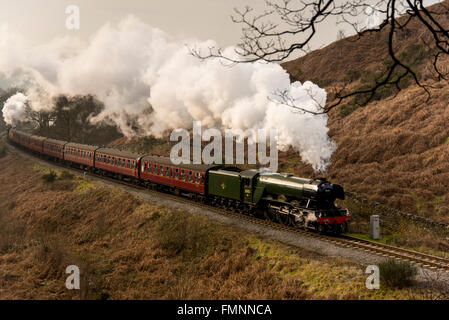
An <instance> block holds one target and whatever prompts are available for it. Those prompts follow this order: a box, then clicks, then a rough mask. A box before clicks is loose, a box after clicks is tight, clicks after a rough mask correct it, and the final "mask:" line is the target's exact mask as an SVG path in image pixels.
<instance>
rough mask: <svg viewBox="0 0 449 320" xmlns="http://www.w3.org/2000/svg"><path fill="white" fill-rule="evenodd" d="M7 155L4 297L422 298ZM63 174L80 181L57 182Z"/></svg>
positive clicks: (0, 253) (1, 192)
mask: <svg viewBox="0 0 449 320" xmlns="http://www.w3.org/2000/svg"><path fill="white" fill-rule="evenodd" d="M11 160H13V158H12V157H11V156H8V157H5V158H3V159H0V167H1V168H2V169H1V170H0V183H1V184H2V186H3V188H1V189H0V200H1V202H0V275H1V276H0V288H2V290H0V298H2V299H85V298H90V299H109V298H112V299H312V298H314V299H315V298H317V299H358V298H368V299H373V298H375V299H379V298H416V297H418V298H419V297H422V295H420V294H419V293H417V291H416V290H415V291H413V290H411V289H406V290H397V289H382V290H378V291H370V290H367V289H366V288H365V287H364V283H365V275H364V273H363V270H364V267H363V266H358V265H354V264H351V263H349V262H347V261H343V260H329V259H328V258H326V257H322V256H319V255H317V254H316V253H312V252H309V251H307V250H302V249H298V248H292V247H289V246H286V245H283V244H280V243H278V242H275V241H271V240H267V239H263V238H260V237H258V236H256V235H252V234H248V232H246V231H241V230H236V229H235V227H230V226H225V225H221V224H216V223H212V222H211V221H210V220H208V219H206V218H204V217H200V216H195V215H191V214H186V213H184V212H183V211H181V210H173V209H169V208H167V207H164V206H162V205H159V204H157V203H156V202H150V203H143V202H141V201H140V200H139V199H137V198H136V197H135V196H133V195H131V194H129V193H127V192H124V191H119V190H112V189H109V188H105V187H99V186H96V185H94V184H92V183H91V182H89V180H85V179H82V178H77V177H70V175H69V177H67V174H64V173H62V172H60V171H57V170H56V173H57V176H58V178H57V179H56V180H55V181H54V182H53V183H47V182H44V181H42V178H41V176H42V175H43V174H45V172H47V171H48V170H49V169H46V168H44V167H39V166H34V168H33V166H32V165H30V164H28V163H26V162H23V161H15V162H13V163H11ZM14 160H17V159H14ZM61 177H65V178H64V179H61ZM17 181H20V183H17ZM67 181H69V182H71V183H73V184H74V185H75V186H74V187H73V188H71V189H70V188H69V189H63V188H54V187H53V186H54V185H56V184H57V183H59V182H67ZM70 264H75V265H78V266H79V267H80V268H81V275H82V278H81V290H80V291H69V290H67V289H66V288H65V286H64V283H65V279H66V276H67V275H66V274H65V268H66V266H68V265H70Z"/></svg>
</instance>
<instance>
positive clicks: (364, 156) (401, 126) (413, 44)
mask: <svg viewBox="0 0 449 320" xmlns="http://www.w3.org/2000/svg"><path fill="white" fill-rule="evenodd" d="M446 3H447V1H446ZM437 9H438V6H436V7H434V10H437ZM445 24H446V25H448V26H449V17H446V21H445ZM387 31H388V30H385V31H384V32H382V33H380V34H371V35H367V36H364V37H362V38H361V39H359V40H358V41H354V40H356V39H355V37H351V38H348V39H344V40H341V41H338V42H335V43H333V44H331V45H329V46H328V47H325V48H323V49H321V50H317V51H314V52H312V53H310V54H308V55H307V56H305V57H302V58H300V59H297V60H294V61H290V62H287V63H285V64H284V67H285V68H286V69H287V70H288V71H289V73H290V74H291V75H292V78H294V79H299V80H301V81H305V80H313V81H315V82H317V83H318V84H320V85H321V86H324V87H325V88H327V89H328V90H329V92H331V91H330V88H332V87H335V86H339V85H343V83H346V85H347V86H348V87H349V88H358V87H359V88H360V87H364V86H367V85H369V84H370V83H372V81H373V79H374V78H375V77H376V76H379V75H381V74H382V70H383V68H384V66H385V65H388V63H389V60H388V57H387V55H386V52H387V51H386V44H387V42H386V39H387V38H386V37H387ZM429 37H430V35H429V34H428V33H426V32H424V30H422V28H421V27H420V26H419V24H418V23H417V22H416V21H412V22H411V23H410V25H409V26H408V28H407V29H405V30H402V31H399V32H398V33H397V34H396V36H395V38H396V40H397V48H396V49H397V52H400V54H399V56H400V57H402V58H403V59H404V61H406V62H407V63H408V64H409V65H411V66H412V67H413V69H414V70H415V71H417V72H418V74H419V76H420V79H421V80H423V81H428V83H430V84H432V83H433V82H432V80H431V73H430V72H429V63H430V61H429V57H431V55H430V54H429V52H428V49H427V47H426V45H425V44H424V41H426V40H428V39H429ZM445 62H449V61H445ZM434 86H435V88H434V89H432V90H431V93H432V96H431V98H430V100H428V101H427V100H426V99H427V95H426V94H425V92H424V91H423V90H422V89H420V88H418V87H417V86H416V85H414V84H413V82H412V81H408V82H405V83H403V85H402V88H404V90H403V91H401V92H400V93H399V94H398V95H397V96H395V93H396V92H395V90H393V88H386V89H383V90H381V91H380V92H379V93H378V94H377V95H376V97H375V100H374V101H372V102H370V103H367V104H365V103H364V101H363V98H364V97H363V96H358V97H356V98H354V99H350V100H349V101H346V102H345V103H344V104H343V105H341V106H340V107H339V108H338V109H336V110H334V111H332V112H331V113H330V115H329V116H330V121H329V127H330V136H331V138H332V139H333V140H334V141H336V142H337V144H338V149H337V151H336V152H335V153H334V155H333V157H332V165H331V167H330V169H329V172H328V173H327V175H328V177H329V178H330V179H332V180H335V181H338V182H340V183H342V184H343V185H344V186H345V187H346V189H348V190H351V191H356V192H359V193H362V194H364V195H366V196H368V197H369V198H370V199H371V200H376V201H379V202H381V203H385V204H388V205H390V206H393V207H395V208H397V209H400V210H403V211H407V212H410V213H414V214H419V215H422V216H425V217H431V218H432V219H435V220H439V221H445V222H449V193H448V190H449V160H448V159H449V157H448V156H449V126H448V123H449V104H448V101H449V85H448V84H447V83H445V82H442V83H436V84H434ZM329 98H330V99H331V100H332V94H330V97H329ZM359 105H360V106H359ZM281 163H282V166H281V170H291V171H294V172H295V173H297V174H300V175H305V176H312V175H314V173H313V171H312V169H311V168H310V166H307V165H304V164H302V163H301V162H300V161H298V158H297V156H296V154H295V153H294V152H289V153H287V154H284V155H283V156H281Z"/></svg>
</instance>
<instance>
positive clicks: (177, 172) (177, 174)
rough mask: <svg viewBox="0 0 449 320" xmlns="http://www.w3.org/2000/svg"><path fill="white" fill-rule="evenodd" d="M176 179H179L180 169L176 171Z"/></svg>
mask: <svg viewBox="0 0 449 320" xmlns="http://www.w3.org/2000/svg"><path fill="white" fill-rule="evenodd" d="M175 179H179V169H176V170H175Z"/></svg>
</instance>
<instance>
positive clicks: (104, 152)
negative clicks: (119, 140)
mask: <svg viewBox="0 0 449 320" xmlns="http://www.w3.org/2000/svg"><path fill="white" fill-rule="evenodd" d="M95 154H96V156H95V157H96V158H95V168H96V169H101V170H105V171H109V172H112V173H113V174H115V175H117V176H118V177H120V176H128V177H133V178H136V179H139V164H140V159H141V158H142V157H143V156H144V155H143V154H138V153H134V152H129V151H122V150H117V149H112V148H100V149H98V150H97V151H96V153H95Z"/></svg>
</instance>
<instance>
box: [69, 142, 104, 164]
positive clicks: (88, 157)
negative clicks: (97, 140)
mask: <svg viewBox="0 0 449 320" xmlns="http://www.w3.org/2000/svg"><path fill="white" fill-rule="evenodd" d="M98 148H99V147H97V146H91V145H87V144H80V143H67V144H66V145H65V147H64V160H65V161H68V162H71V163H72V164H73V163H75V164H78V165H79V166H80V167H81V168H93V167H94V161H95V150H97V149H98Z"/></svg>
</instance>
